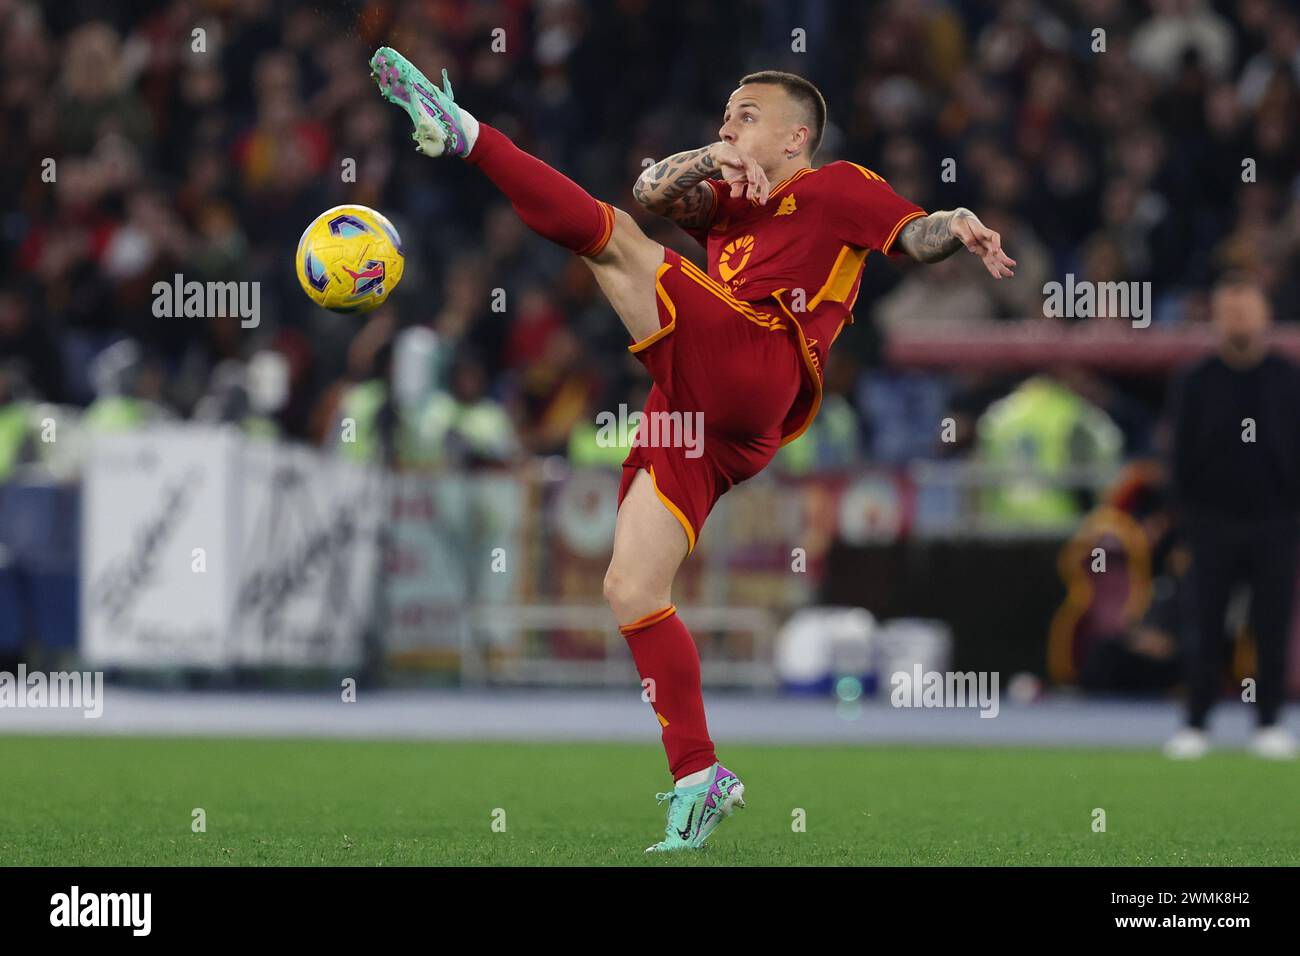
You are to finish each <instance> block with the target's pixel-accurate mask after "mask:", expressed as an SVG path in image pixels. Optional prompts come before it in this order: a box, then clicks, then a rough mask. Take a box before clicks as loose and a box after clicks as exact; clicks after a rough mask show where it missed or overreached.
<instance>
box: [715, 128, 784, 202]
mask: <svg viewBox="0 0 1300 956" xmlns="http://www.w3.org/2000/svg"><path fill="white" fill-rule="evenodd" d="M713 159H714V161H715V162H717V164H718V165H719V166H720V167H721V168H722V178H723V179H724V180H725V181H726V183H727V185H728V186H730V187H731V198H732V199H737V198H739V197H740V196H742V195H743V196H744V197H745V198H746V199H757V200H758V201H759V203H760V204H762V203H765V202H767V194H768V192H769V191H770V189H771V187H770V185H769V184H768V181H767V174H766V173H765V172H763V167H762V166H760V165H758V163H757V162H756V161H755V160H754V159H753V157H750V156H746V155H745V154H744V153H742V152H741V151H740V150H738V149H736V147H734V146H732V145H731V144H730V143H714V144H713Z"/></svg>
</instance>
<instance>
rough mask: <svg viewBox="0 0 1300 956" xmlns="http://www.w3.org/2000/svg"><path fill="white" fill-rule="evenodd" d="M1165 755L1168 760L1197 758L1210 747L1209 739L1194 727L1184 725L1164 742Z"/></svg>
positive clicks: (1203, 754)
mask: <svg viewBox="0 0 1300 956" xmlns="http://www.w3.org/2000/svg"><path fill="white" fill-rule="evenodd" d="M1164 749H1165V756H1166V757H1168V758H1169V759H1170V760H1199V759H1201V758H1202V757H1204V756H1205V755H1206V753H1207V752H1208V751H1209V749H1210V739H1209V738H1208V737H1207V736H1205V732H1204V731H1202V730H1197V729H1196V728H1195V727H1184V728H1183V729H1182V730H1180V731H1178V733H1176V734H1174V735H1173V736H1172V737H1170V738H1169V739H1168V740H1167V741H1166V742H1165V748H1164Z"/></svg>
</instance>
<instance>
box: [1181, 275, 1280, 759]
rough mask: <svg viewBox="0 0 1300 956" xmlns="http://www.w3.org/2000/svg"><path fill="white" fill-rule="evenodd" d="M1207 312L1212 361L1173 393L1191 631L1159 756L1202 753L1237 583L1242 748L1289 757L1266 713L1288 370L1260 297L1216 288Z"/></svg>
mask: <svg viewBox="0 0 1300 956" xmlns="http://www.w3.org/2000/svg"><path fill="white" fill-rule="evenodd" d="M1211 307H1212V314H1213V319H1214V324H1215V327H1216V330H1217V332H1218V334H1219V350H1218V354H1216V355H1214V356H1212V357H1210V358H1207V359H1205V360H1203V361H1202V362H1200V363H1199V364H1197V365H1196V366H1194V367H1193V368H1192V369H1190V370H1189V371H1188V372H1186V373H1185V374H1184V375H1183V376H1182V377H1181V379H1180V380H1178V381H1177V382H1176V383H1175V386H1174V389H1173V415H1174V447H1173V459H1174V460H1173V488H1174V495H1175V501H1176V504H1177V506H1178V507H1179V509H1180V510H1181V512H1182V516H1183V519H1184V521H1185V527H1186V532H1187V541H1188V544H1189V545H1190V546H1191V551H1192V567H1191V570H1190V572H1189V574H1190V575H1191V577H1190V579H1189V581H1188V587H1187V588H1186V591H1187V594H1188V598H1189V600H1190V601H1191V606H1190V607H1189V609H1188V610H1189V612H1190V613H1189V620H1190V621H1191V622H1192V623H1191V627H1190V629H1189V633H1187V634H1185V635H1184V639H1185V641H1186V650H1187V653H1186V659H1187V666H1188V670H1187V681H1188V692H1189V700H1188V712H1187V727H1186V728H1184V729H1183V730H1182V731H1180V732H1179V733H1178V734H1176V735H1175V736H1174V737H1173V738H1172V739H1171V740H1170V741H1169V743H1168V744H1167V745H1166V748H1165V752H1166V753H1167V754H1168V755H1169V756H1171V757H1181V758H1187V757H1199V756H1200V755H1201V754H1202V753H1204V752H1205V750H1206V749H1207V747H1208V742H1207V739H1206V736H1205V733H1204V730H1205V724H1206V719H1207V717H1208V715H1209V712H1210V708H1211V706H1212V705H1213V703H1214V700H1215V698H1216V697H1217V696H1218V694H1219V691H1220V689H1221V687H1222V679H1223V678H1222V675H1223V665H1224V663H1225V662H1226V660H1227V658H1228V653H1227V652H1228V649H1229V648H1230V646H1231V645H1230V643H1229V642H1228V640H1227V639H1226V638H1227V635H1226V625H1225V621H1224V618H1225V614H1226V611H1227V607H1228V599H1229V596H1230V595H1231V594H1232V591H1233V589H1234V588H1235V587H1236V586H1237V585H1238V584H1246V585H1248V586H1249V589H1250V624H1251V630H1252V632H1253V634H1254V636H1255V645H1256V649H1257V651H1258V666H1257V668H1256V671H1255V673H1254V675H1253V676H1254V678H1255V682H1256V686H1255V689H1256V694H1257V696H1256V707H1257V711H1256V717H1257V723H1258V727H1259V730H1258V732H1257V733H1256V735H1255V738H1254V741H1253V743H1252V749H1254V750H1255V752H1256V753H1258V754H1260V755H1261V756H1267V757H1277V758H1285V757H1290V756H1294V755H1295V752H1296V744H1295V739H1294V737H1292V735H1291V734H1290V733H1289V732H1287V731H1286V729H1285V728H1283V727H1282V726H1281V725H1280V724H1279V723H1278V713H1279V711H1280V710H1281V707H1282V699H1283V695H1284V693H1285V687H1284V681H1285V675H1286V648H1287V643H1288V641H1289V638H1290V624H1291V608H1292V598H1293V593H1294V590H1295V583H1296V545H1297V541H1298V540H1300V366H1297V365H1295V364H1294V363H1292V362H1291V361H1290V360H1288V359H1286V358H1283V357H1282V356H1281V355H1278V354H1276V353H1274V352H1272V351H1271V350H1270V349H1269V346H1268V341H1267V340H1268V330H1269V325H1270V322H1271V316H1270V309H1269V303H1268V299H1267V297H1266V296H1265V295H1264V293H1263V291H1262V289H1260V287H1259V286H1258V285H1257V284H1256V283H1254V282H1253V281H1252V280H1251V279H1249V278H1247V277H1244V276H1231V277H1229V278H1227V279H1225V280H1224V281H1223V282H1221V283H1220V284H1219V285H1217V286H1216V287H1215V289H1214V294H1213V299H1212V306H1211Z"/></svg>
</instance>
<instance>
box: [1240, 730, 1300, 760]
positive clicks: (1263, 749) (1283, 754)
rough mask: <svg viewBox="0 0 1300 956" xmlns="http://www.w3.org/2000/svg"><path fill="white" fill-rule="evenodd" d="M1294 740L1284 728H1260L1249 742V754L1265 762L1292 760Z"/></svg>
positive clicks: (1294, 750) (1294, 756)
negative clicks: (1261, 758)
mask: <svg viewBox="0 0 1300 956" xmlns="http://www.w3.org/2000/svg"><path fill="white" fill-rule="evenodd" d="M1296 750H1297V747H1296V740H1295V737H1293V736H1292V735H1291V731H1289V730H1287V729H1286V728H1285V727H1278V726H1273V727H1261V728H1260V729H1259V730H1257V731H1256V732H1255V736H1254V737H1252V738H1251V741H1250V752H1251V753H1253V754H1254V755H1255V756H1256V757H1263V758H1265V759H1266V760H1294V759H1295V758H1296Z"/></svg>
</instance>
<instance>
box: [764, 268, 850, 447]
mask: <svg viewBox="0 0 1300 956" xmlns="http://www.w3.org/2000/svg"><path fill="white" fill-rule="evenodd" d="M784 291H786V290H785V289H777V290H776V291H775V292H773V293H772V298H773V299H775V300H776V304H777V305H779V306H780V307H781V309H782V311H784V312H785V314H786V316H787V317H788V318H789V319H790V321H791V322H792V323H793V324H794V327H795V330H796V331H797V332H798V333H799V352H800V354H801V355H802V356H803V364H804V365H805V366H806V367H807V369H808V375H809V377H810V378H811V379H812V383H813V390H814V395H813V403H812V408H810V409H809V410H808V417H807V418H805V419H804V422H803V424H802V425H800V426H799V427H798V428H797V429H795V430H794V431H793V432H791V433H790V434H789V435H787V436H786V437H785V438H782V439H781V447H783V448H784V447H785V446H786V445H788V444H790V442H792V441H794V440H795V439H796V438H798V437H799V436H800V435H802V434H803V433H804V432H806V431H807V430H808V426H809V425H811V424H812V423H813V419H814V418H816V417H817V413H818V412H819V411H821V407H822V380H821V376H820V375H818V374H817V363H816V361H815V360H814V359H813V357H812V349H811V348H810V347H809V345H808V339H807V338H805V337H804V334H803V326H801V325H800V324H799V320H798V319H796V318H795V317H794V315H793V314H792V313H791V312H790V310H789V309H788V308H786V305H785V303H784V302H782V301H781V293H782V292H784ZM836 334H837V335H838V334H839V333H836Z"/></svg>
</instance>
